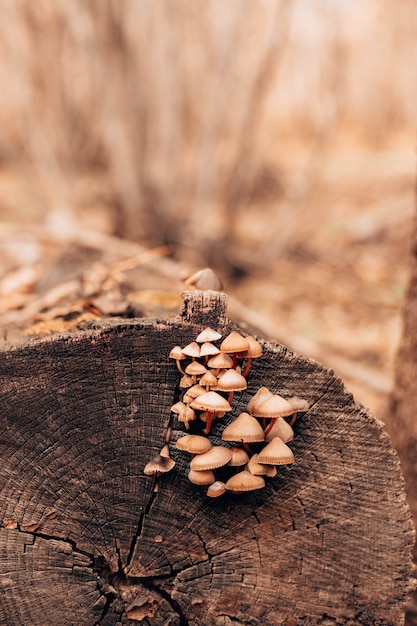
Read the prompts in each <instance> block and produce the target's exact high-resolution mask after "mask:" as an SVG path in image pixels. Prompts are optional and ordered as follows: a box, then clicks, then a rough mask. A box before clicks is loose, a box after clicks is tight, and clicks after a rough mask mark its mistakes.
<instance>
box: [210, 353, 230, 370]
mask: <svg viewBox="0 0 417 626" xmlns="http://www.w3.org/2000/svg"><path fill="white" fill-rule="evenodd" d="M206 365H207V367H210V368H212V369H230V368H231V367H232V365H233V360H232V359H231V358H230V356H229V355H228V354H223V353H222V352H219V354H215V355H214V356H212V357H210V358H209V359H208V361H207V363H206Z"/></svg>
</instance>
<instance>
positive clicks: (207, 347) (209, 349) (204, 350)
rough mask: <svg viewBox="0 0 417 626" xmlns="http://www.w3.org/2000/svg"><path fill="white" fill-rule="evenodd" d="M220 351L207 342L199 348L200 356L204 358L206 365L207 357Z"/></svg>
mask: <svg viewBox="0 0 417 626" xmlns="http://www.w3.org/2000/svg"><path fill="white" fill-rule="evenodd" d="M219 353H220V350H219V348H218V347H217V346H215V345H214V344H213V343H210V342H209V341H205V342H204V343H203V344H202V345H201V348H200V356H204V357H205V358H206V363H207V361H208V357H210V356H214V355H215V354H219Z"/></svg>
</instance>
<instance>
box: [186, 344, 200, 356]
mask: <svg viewBox="0 0 417 626" xmlns="http://www.w3.org/2000/svg"><path fill="white" fill-rule="evenodd" d="M182 353H183V354H185V355H186V356H190V357H192V358H197V359H198V357H199V356H200V346H199V345H198V343H196V342H195V341H192V342H191V343H188V344H187V345H186V346H185V348H183V349H182Z"/></svg>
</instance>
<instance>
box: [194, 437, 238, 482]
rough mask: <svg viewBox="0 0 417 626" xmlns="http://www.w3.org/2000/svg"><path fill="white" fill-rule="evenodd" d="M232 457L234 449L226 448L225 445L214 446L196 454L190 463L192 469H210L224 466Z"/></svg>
mask: <svg viewBox="0 0 417 626" xmlns="http://www.w3.org/2000/svg"><path fill="white" fill-rule="evenodd" d="M231 458H232V451H231V450H229V448H225V447H224V446H213V447H212V448H210V450H208V452H204V453H203V454H198V455H197V456H195V457H194V458H193V459H192V461H191V463H190V467H191V469H195V470H199V471H200V470H208V469H209V470H213V469H216V468H218V467H223V465H227V463H228V462H229V461H230V459H231ZM212 482H213V481H212Z"/></svg>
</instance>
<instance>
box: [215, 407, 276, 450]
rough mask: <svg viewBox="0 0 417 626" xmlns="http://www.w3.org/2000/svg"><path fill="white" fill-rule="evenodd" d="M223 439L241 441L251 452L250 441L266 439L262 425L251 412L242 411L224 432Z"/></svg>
mask: <svg viewBox="0 0 417 626" xmlns="http://www.w3.org/2000/svg"><path fill="white" fill-rule="evenodd" d="M222 440H223V441H236V442H237V441H240V442H241V443H243V446H244V448H245V450H246V452H250V449H249V446H248V443H254V442H259V441H265V434H264V431H263V429H262V426H261V425H260V423H259V422H258V420H257V419H255V418H254V417H253V416H252V415H249V413H241V414H240V415H239V416H238V417H237V418H236V419H235V420H233V422H231V423H230V424H229V425H228V426H226V428H225V429H224V431H223V433H222Z"/></svg>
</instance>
